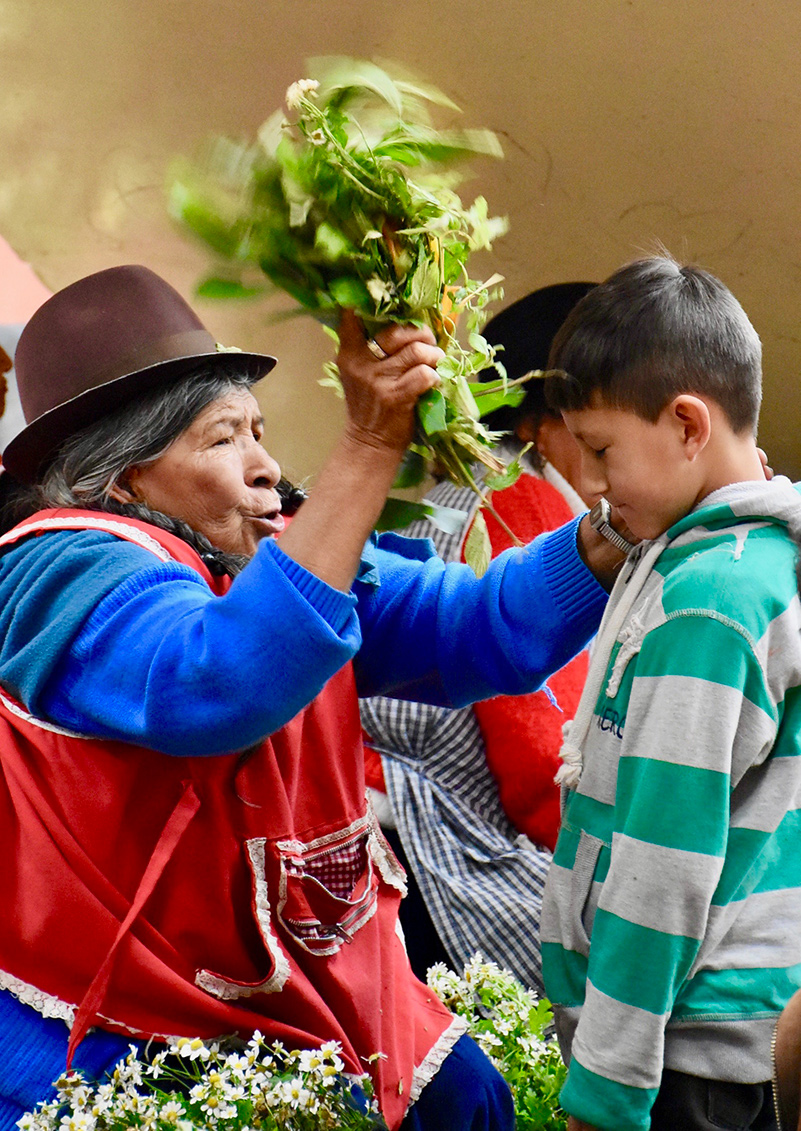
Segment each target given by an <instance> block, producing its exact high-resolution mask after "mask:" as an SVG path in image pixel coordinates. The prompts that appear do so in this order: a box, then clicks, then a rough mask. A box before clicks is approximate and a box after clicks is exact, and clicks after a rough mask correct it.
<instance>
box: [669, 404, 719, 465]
mask: <svg viewBox="0 0 801 1131" xmlns="http://www.w3.org/2000/svg"><path fill="white" fill-rule="evenodd" d="M667 407H668V412H669V413H670V416H671V419H672V421H673V423H674V424H675V425H676V427H677V428H678V429H680V431H681V442H682V444H683V445H684V450H685V454H686V456H687V458H688V459H689V460H694V459H696V458H697V457H698V456H699V455H700V454H701V452H702V451H703V450H704V448H705V447H706V446H707V444H708V443H709V439H710V437H711V435H712V418H711V416H710V413H709V406H708V405H707V403H706V401H704V400H702V398H701V397H694V396H691V395H690V394H689V393H681V394H680V395H679V396H678V397H675V398H674V399H673V400H672V401H671V402H670V404H669V405H668V406H667Z"/></svg>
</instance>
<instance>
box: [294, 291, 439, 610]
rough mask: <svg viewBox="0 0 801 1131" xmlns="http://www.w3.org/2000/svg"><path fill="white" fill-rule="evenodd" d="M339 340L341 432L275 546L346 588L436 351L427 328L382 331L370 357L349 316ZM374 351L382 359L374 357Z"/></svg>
mask: <svg viewBox="0 0 801 1131" xmlns="http://www.w3.org/2000/svg"><path fill="white" fill-rule="evenodd" d="M339 341H340V349H339V355H338V357H337V364H338V366H339V372H340V376H341V379H342V387H343V389H344V390H345V402H346V405H347V410H348V420H347V424H346V426H345V431H344V433H343V434H342V436H341V437H340V439H339V442H338V443H337V444H336V446H335V447H334V450H333V451H332V453H331V455H330V456H329V458H328V461H327V462H326V464H325V467H323V469H322V471H321V472H320V474H319V475H318V477H317V479H316V481H315V483H314V486H313V487H312V490H311V492H310V493H309V497H308V499H307V500H306V502H305V503H304V504H303V506H302V507H301V508H300V510H299V511H298V513H297V516H296V517H295V518H294V519H293V520H292V522H291V523H290V525H289V527H288V529H287V530H286V531H285V533H284V534H283V535H282V536H281V540H280V545H281V549H282V550H284V552H285V553H287V554H289V556H290V557H291V558H294V559H295V561H297V562H299V563H300V565H302V566H304V568H305V569H307V570H309V571H310V572H311V573H314V574H316V575H317V576H318V577H319V578H321V579H322V580H323V581H325V582H327V583H328V584H329V585H332V586H334V588H336V589H341V590H343V591H347V590H348V589H349V588H350V586H351V584H352V582H353V578H354V576H355V575H356V570H357V568H358V565H359V560H360V557H361V552H362V548H363V546H364V543H365V541H366V540H367V538H368V537H369V535H370V532H371V531H372V529H373V527H374V526H375V523H376V521H377V519H378V516H379V514H380V513H381V508H382V507H383V505H384V502H385V500H386V497H387V494H388V492H389V490H390V488H391V487H392V483H393V481H394V479H395V476H396V474H397V471H398V465H399V464H400V461H401V456H402V455H403V453H404V451H405V450H406V448H407V447H408V445H409V441H410V440H411V438H412V435H413V433H414V408H415V405H416V403H417V400H418V397H420V396H422V394H423V393H425V392H427V390H428V389H431V388H433V387H434V385H436V384H437V383H438V381H439V378H438V377H437V374H436V371H435V369H434V366H435V365H436V364H437V362H438V361H439V359H440V358H441V357H442V356H443V353H442V350H441V349H439V347H438V346H436V345H435V344H434V336H433V334H432V333H431V331H430V330H427V329H418V328H415V327H414V326H387V327H385V328H384V329H383V330H381V332H380V333H379V334H378V335H377V341H376V342H375V344H374V347H373V348H374V349H375V353H373V352H372V350H371V349H370V347H369V346H368V344H367V338H366V337H365V334H364V330H363V329H362V326H361V323H360V322H359V320H358V319H357V318H356V316H355V315H354V314H353V312H352V311H345V313H344V314H343V316H342V322H341V324H340V328H339ZM379 347H380V348H379ZM382 351H383V353H385V354H386V356H385V357H379V356H377V355H379V354H380V353H381V352H382Z"/></svg>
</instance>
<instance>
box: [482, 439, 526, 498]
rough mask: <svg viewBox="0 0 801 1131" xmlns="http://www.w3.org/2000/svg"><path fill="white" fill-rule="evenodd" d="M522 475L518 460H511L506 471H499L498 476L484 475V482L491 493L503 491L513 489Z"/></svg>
mask: <svg viewBox="0 0 801 1131" xmlns="http://www.w3.org/2000/svg"><path fill="white" fill-rule="evenodd" d="M528 447H531V445H530V444H529V445H528ZM522 474H523V468H522V466H521V464H520V460H519V458H518V459H516V460H513V461H512V463H510V464H509V466H508V467H507V468H506V470H505V471H501V472H500V473H499V474H498V475H492V474H491V473H489V474H487V475H485V476H484V482H485V483H486V485H487V487H489V489H490V490H491V491H505V490H506V488H507V487H513V486H514V484H515V483H517V481H518V479H519V478H520V476H521V475H522Z"/></svg>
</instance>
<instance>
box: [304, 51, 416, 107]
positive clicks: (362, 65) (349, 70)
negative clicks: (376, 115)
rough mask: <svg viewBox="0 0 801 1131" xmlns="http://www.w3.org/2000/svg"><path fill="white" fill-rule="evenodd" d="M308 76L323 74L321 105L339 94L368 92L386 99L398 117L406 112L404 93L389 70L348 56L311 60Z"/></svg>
mask: <svg viewBox="0 0 801 1131" xmlns="http://www.w3.org/2000/svg"><path fill="white" fill-rule="evenodd" d="M308 73H309V74H310V75H314V74H318V73H319V74H321V75H322V78H321V79H320V89H319V91H318V92H317V93H318V98H319V100H320V102H323V101H325V100H326V99H328V98H329V97H331V95H333V94H334V93H335V92H339V93H340V94H343V95H352V94H354V93H358V92H360V91H365V90H367V91H371V92H372V93H373V94H377V95H378V97H379V98H381V99H383V100H384V102H386V103H387V105H388V106H390V107H391V108H392V110H394V111H395V113H396V114H397V115H398V117H401V115H402V113H403V103H402V101H401V95H400V91H399V90H398V88H397V86H396V85H395V83H394V82H393V81H392V79H391V78H390V77H389V75H388V74H387V72H386V71H384V70H382V69H381V67H378V66H376V64H375V63H370V62H368V61H367V60H366V59H350V58H348V57H347V56H344V55H343V56H340V57H338V58H331V57H328V58H325V57H323V58H319V59H310V60H309V63H308Z"/></svg>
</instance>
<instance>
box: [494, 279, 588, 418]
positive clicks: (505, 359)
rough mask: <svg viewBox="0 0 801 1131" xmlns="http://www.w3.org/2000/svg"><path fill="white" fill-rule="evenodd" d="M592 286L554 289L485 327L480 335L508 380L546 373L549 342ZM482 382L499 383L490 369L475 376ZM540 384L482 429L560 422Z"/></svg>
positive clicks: (503, 313)
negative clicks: (544, 419) (492, 349)
mask: <svg viewBox="0 0 801 1131" xmlns="http://www.w3.org/2000/svg"><path fill="white" fill-rule="evenodd" d="M594 285H595V284H594V283H554V284H552V285H551V286H547V287H540V288H539V289H538V290H536V291H532V292H531V294H527V295H524V296H523V298H520V299H518V300H517V301H516V302H513V303H512V304H511V305H510V306H507V307H506V308H505V309H504V310H501V311H499V313H498V314H496V315H495V316H494V317H493V318H491V319H490V320H489V322H488V323H487V325H486V326H485V327H484V330H483V331H482V332H483V335H484V337H485V338H486V339H487V341H488V342H489V343H490V344H491V345H493V346H496V347H497V346H503V349H501V350H499V351H498V361H500V362H501V363H502V365H503V366H504V368H505V369H506V375H507V377H509V379H510V380H516V379H517V378H518V377H522V376H523V375H524V374H526V373H528V372H530V370H532V369H547V367H548V354H549V353H550V349H551V342H552V340H553V337H554V335H555V334H556V332H557V330H558V329H559V327H560V326H561V325H562V323H563V322H564V320H565V318H567V316H568V314H569V313H570V311H571V310H572V309H573V307H574V306H575V305H576V303H577V302H578V301H579V300H580V299H582V298H583V297H584V296H585V295H586V294H587V292H588V291H590V290H592V288H593V286H594ZM479 380H481V381H497V380H499V374H498V371H497V369H495V368H493V367H492V366H490V367H489V368H488V369H484V370H482V372H481V373H480V374H479ZM543 386H544V383H543V381H541V380H537V379H534V380H532V381H529V382H528V383H527V384H526V385H525V386H524V388H525V390H526V395H525V397H524V398H523V400H522V402H521V403H520V404H519V405H518V406H517V407H516V408H509V407H504V408H499V409H496V410H495V411H494V412H491V413H489V414H488V415H487V416H485V417H483V419H482V423H483V424H485V425H486V426H487V427H488V428H489V429H491V430H492V431H493V432H514V431H515V428H516V427H517V425H518V424H519V423H520V421H522V420H524V419H526V418H527V417H534V418H535V420H537V421H539V420H540V419H541V418H542V417H543V416H558V415H559V413H558V412H554V410H553V409H551V408H550V407H549V406H548V404H547V402H546V400H545V390H544V387H543Z"/></svg>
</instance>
